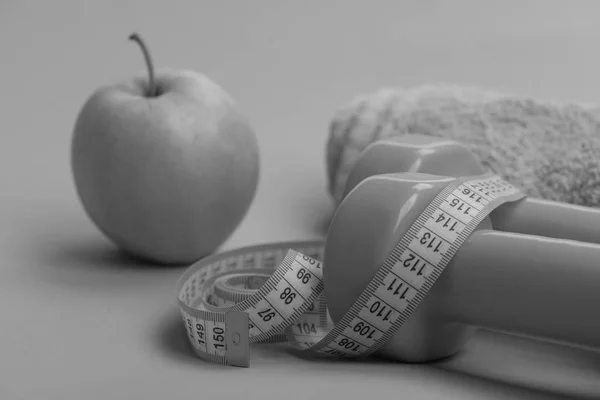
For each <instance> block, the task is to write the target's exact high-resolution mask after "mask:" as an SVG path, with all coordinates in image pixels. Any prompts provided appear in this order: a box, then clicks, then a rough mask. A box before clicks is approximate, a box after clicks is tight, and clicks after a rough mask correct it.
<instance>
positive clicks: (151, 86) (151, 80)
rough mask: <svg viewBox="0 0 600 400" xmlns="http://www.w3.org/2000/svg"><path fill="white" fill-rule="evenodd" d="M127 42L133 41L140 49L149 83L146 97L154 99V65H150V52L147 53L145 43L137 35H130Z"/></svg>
mask: <svg viewBox="0 0 600 400" xmlns="http://www.w3.org/2000/svg"><path fill="white" fill-rule="evenodd" d="M129 40H133V41H134V42H136V43H137V44H138V45H139V46H140V48H141V49H142V53H144V60H145V61H146V67H147V68H148V81H149V84H148V91H147V93H146V95H147V96H148V97H155V96H156V85H155V82H154V65H153V64H152V57H150V52H149V51H148V47H147V46H146V43H144V39H142V37H141V36H140V35H139V34H137V33H132V34H131V35H129Z"/></svg>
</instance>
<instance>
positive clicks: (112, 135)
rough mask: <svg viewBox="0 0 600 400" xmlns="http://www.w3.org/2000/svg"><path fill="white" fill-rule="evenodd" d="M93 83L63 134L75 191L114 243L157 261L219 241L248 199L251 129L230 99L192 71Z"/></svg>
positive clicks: (253, 153) (254, 151) (254, 147)
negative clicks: (67, 140)
mask: <svg viewBox="0 0 600 400" xmlns="http://www.w3.org/2000/svg"><path fill="white" fill-rule="evenodd" d="M129 39H130V40H133V41H134V42H136V43H137V44H138V45H139V46H140V48H141V50H142V52H143V54H144V58H145V61H146V66H147V74H146V73H140V74H137V75H136V76H134V77H133V78H131V79H129V80H126V81H123V82H119V83H115V84H111V85H107V86H103V87H100V88H98V89H97V90H96V91H95V92H94V93H92V95H91V96H90V97H89V98H88V99H87V101H86V102H85V104H84V105H83V107H82V109H81V110H80V112H79V115H78V117H77V120H76V122H75V127H74V131H73V135H72V141H71V170H72V176H73V179H74V183H75V187H76V191H77V196H78V198H79V200H80V201H81V203H82V205H83V208H84V210H85V212H86V214H87V215H88V217H89V218H90V219H91V221H92V222H93V223H94V224H95V225H96V226H97V228H98V229H99V230H100V231H101V232H102V233H103V234H104V235H105V236H106V237H107V238H108V239H109V240H110V241H112V242H113V243H114V244H115V245H117V246H118V247H120V248H121V249H122V250H124V251H125V252H127V253H130V254H132V255H134V256H136V257H139V258H142V259H145V260H150V261H153V262H156V263H159V264H187V263H191V262H193V261H195V260H197V259H200V258H202V257H204V256H206V255H208V254H210V253H213V252H214V251H215V250H216V249H218V248H219V247H220V246H221V245H222V244H223V243H224V242H225V240H227V239H228V238H229V237H230V236H231V234H232V233H233V232H234V230H235V229H237V227H238V226H239V224H240V223H241V221H242V220H243V219H244V218H245V215H246V214H247V212H248V209H249V207H250V205H251V203H252V201H253V199H254V197H255V193H256V189H257V185H258V180H259V170H260V163H259V149H258V143H257V137H256V134H255V132H254V130H253V129H252V127H251V126H250V123H249V121H248V119H247V118H246V117H245V116H244V115H243V114H242V113H241V112H240V111H239V107H238V106H237V104H236V103H235V101H234V100H233V99H232V98H231V97H230V96H229V95H228V94H227V93H226V92H225V91H224V90H223V89H222V88H221V87H220V86H218V85H217V84H216V83H214V82H213V81H211V80H210V79H209V78H207V77H206V76H204V75H203V74H201V73H198V72H195V71H192V70H175V69H166V68H164V69H157V70H156V71H155V70H154V66H153V62H152V58H151V56H150V54H149V52H148V49H147V47H146V45H145V43H144V41H143V40H142V38H141V37H140V35H138V34H135V33H134V34H132V35H131V36H130V37H129Z"/></svg>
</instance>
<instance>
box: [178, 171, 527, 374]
mask: <svg viewBox="0 0 600 400" xmlns="http://www.w3.org/2000/svg"><path fill="white" fill-rule="evenodd" d="M523 197H525V194H524V193H522V192H521V191H520V190H519V189H517V188H516V187H514V186H513V185H511V184H509V183H507V182H506V181H504V180H503V179H501V178H500V177H499V176H497V175H493V174H486V175H483V176H481V177H475V178H473V177H470V178H459V179H456V180H454V181H452V182H451V183H450V184H449V185H448V186H446V187H445V188H444V189H443V190H442V191H441V192H440V193H439V194H438V195H437V196H436V197H435V199H434V200H433V202H431V204H429V205H428V206H427V207H426V209H425V210H424V211H423V212H422V213H421V215H420V216H419V217H418V218H417V219H416V220H415V221H414V222H413V224H412V225H411V226H410V228H409V229H408V230H407V232H406V233H405V234H404V236H403V237H402V239H401V240H400V241H399V242H398V244H397V245H396V246H395V248H394V249H393V250H392V252H391V253H390V255H389V256H388V257H387V258H386V260H385V262H384V263H383V265H382V267H381V268H380V269H379V271H378V272H377V274H376V275H375V276H374V277H373V279H372V280H371V282H370V283H369V284H368V285H367V287H366V288H365V290H364V291H363V292H362V294H361V295H360V296H359V298H358V299H357V300H356V301H355V302H354V304H353V305H352V307H351V308H350V309H349V310H348V311H347V312H346V314H345V315H344V317H343V318H342V319H341V320H340V321H339V322H338V323H337V324H335V325H334V324H333V321H332V320H331V318H330V317H329V314H328V312H327V301H326V298H325V294H324V291H323V274H322V268H323V265H322V263H321V261H319V260H321V259H322V258H323V251H324V248H323V246H324V242H322V241H305V242H282V243H275V244H265V245H259V246H251V247H245V248H240V249H236V250H232V251H228V252H224V253H219V254H214V255H211V256H209V257H206V258H203V259H201V260H200V261H198V262H196V263H195V264H193V265H192V266H191V267H189V268H188V270H186V272H185V273H184V274H183V276H182V277H181V279H180V280H179V283H178V285H177V296H178V303H179V306H180V310H181V315H182V318H183V321H184V324H185V326H186V330H187V334H188V338H189V340H190V342H191V344H192V346H193V349H194V352H195V353H196V354H197V355H198V357H200V358H201V359H204V360H206V361H209V362H214V363H219V364H225V365H233V366H242V367H247V366H249V358H250V349H249V345H250V343H256V342H281V341H287V342H289V343H290V344H291V345H292V346H293V347H295V348H296V349H299V350H303V351H308V352H313V353H319V354H327V355H331V356H337V357H352V358H356V357H366V356H368V355H370V354H372V353H373V352H375V351H377V350H378V349H379V348H380V347H381V346H383V345H384V344H385V343H386V341H387V340H389V339H390V338H391V337H392V336H393V335H394V333H395V332H396V331H397V330H398V329H399V328H400V327H401V326H402V324H403V323H404V322H405V321H406V320H407V319H408V318H409V317H410V315H411V314H412V312H413V311H414V310H415V309H416V307H417V306H418V304H419V303H420V302H421V301H422V299H423V298H424V297H425V295H426V294H427V293H428V292H429V290H430V288H431V287H432V285H433V284H434V283H435V281H436V280H437V279H438V277H439V276H440V274H441V273H442V272H443V270H444V269H445V267H446V265H448V263H449V262H450V260H451V259H452V257H453V256H454V254H455V253H456V252H457V251H458V249H459V248H460V246H461V245H462V243H464V241H465V240H466V239H467V238H468V237H469V235H470V234H471V233H472V232H473V231H474V230H475V228H476V227H477V225H479V223H480V222H481V221H482V220H483V219H484V218H485V217H486V216H487V215H488V214H489V213H490V212H491V211H493V210H494V209H495V208H496V207H498V206H499V205H501V204H503V203H506V202H509V201H517V200H520V199H521V198H523ZM415 258H418V259H420V260H421V267H419V269H416V268H407V267H405V266H404V265H405V263H407V262H409V260H411V261H414V260H415ZM412 265H413V266H414V265H416V264H415V263H413V264H412Z"/></svg>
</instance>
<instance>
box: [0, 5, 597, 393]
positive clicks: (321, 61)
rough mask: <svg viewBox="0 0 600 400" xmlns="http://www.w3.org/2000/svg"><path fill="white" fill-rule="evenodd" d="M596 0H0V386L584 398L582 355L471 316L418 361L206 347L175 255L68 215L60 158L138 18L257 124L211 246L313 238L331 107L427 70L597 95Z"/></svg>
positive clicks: (587, 369)
mask: <svg viewBox="0 0 600 400" xmlns="http://www.w3.org/2000/svg"><path fill="white" fill-rule="evenodd" d="M598 15H600V3H598V2H595V1H591V0H590V1H569V2H567V1H516V0H515V1H502V2H495V1H488V2H482V1H476V0H472V1H454V2H441V1H422V2H417V1H414V2H397V1H369V2H366V1H350V0H348V1H333V0H330V1H304V2H291V1H276V0H271V1H265V0H262V1H253V2H242V1H179V2H177V1H172V2H160V1H127V2H83V1H54V2H42V1H26V0H24V1H20V0H3V1H2V2H0V54H2V56H1V60H2V61H0V88H1V89H0V90H1V95H0V132H1V134H0V140H1V142H0V176H1V182H2V189H1V191H2V196H1V199H2V200H1V202H0V264H1V267H0V271H1V272H0V321H1V328H0V346H1V348H2V350H1V352H0V354H1V357H0V398H2V399H5V400H13V399H21V400H37V399H40V400H42V399H43V400H55V399H56V400H79V399H98V400H100V399H102V400H105V399H138V398H139V399H147V400H151V399H165V398H210V399H216V398H227V399H231V398H235V397H234V396H238V397H239V398H240V399H251V398H260V399H284V398H285V399H296V398H297V399H308V398H322V396H324V393H329V394H330V395H332V396H336V398H343V399H365V398H367V397H368V396H370V395H373V394H377V395H380V396H395V397H396V398H407V399H408V398H415V399H423V400H424V399H432V400H433V399H436V400H438V399H439V400H441V399H444V400H450V399H460V400H465V399H483V398H490V399H553V398H600V379H599V378H600V357H599V356H598V355H597V354H594V353H589V352H584V351H579V350H574V349H570V348H565V347H560V346H556V345H551V344H545V343H539V342H533V341H530V340H527V339H519V338H515V337H509V336H503V335H500V334H493V333H486V332H483V331H481V332H480V333H478V334H477V335H476V336H475V337H474V339H473V340H472V341H471V342H469V344H468V346H467V348H466V349H465V351H464V352H463V353H461V354H460V355H458V356H456V357H454V358H452V359H450V360H446V361H443V362H438V363H432V364H427V365H406V364H399V363H386V362H382V361H378V360H373V361H371V362H365V363H352V362H334V361H315V360H310V359H300V358H298V357H297V356H296V355H294V354H293V353H292V352H290V351H288V348H287V347H286V346H285V345H257V346H252V358H251V366H250V368H233V367H222V366H217V365H211V364H208V363H205V362H203V361H201V360H199V359H198V358H196V357H195V356H194V355H193V354H192V351H191V348H190V346H189V344H188V342H187V338H186V336H185V332H184V328H183V324H182V322H181V320H180V317H179V314H178V310H177V306H176V300H175V285H176V282H177V280H178V278H179V277H180V275H181V274H182V273H183V271H184V269H185V267H186V266H182V267H169V268H167V267H156V266H152V265H150V264H146V263H143V262H138V261H135V260H132V259H130V258H128V257H126V256H124V255H123V254H122V253H120V252H119V251H117V250H116V249H115V248H114V246H113V245H111V244H110V243H109V242H108V240H106V239H105V238H104V237H103V236H102V234H101V233H100V232H99V231H98V230H97V229H96V228H95V227H94V226H93V225H92V223H91V222H90V221H89V220H88V218H87V217H86V215H85V214H84V211H83V209H82V207H81V204H80V203H79V201H78V199H77V197H76V194H75V190H74V185H73V181H72V178H71V174H70V169H69V141H70V138H71V134H72V129H73V124H74V120H75V117H76V115H77V113H78V112H79V110H80V108H81V106H82V104H83V102H84V101H85V100H86V99H87V97H88V96H89V95H90V94H91V93H92V91H93V90H94V89H95V88H96V87H98V86H100V85H103V84H105V83H110V82H113V81H115V80H118V79H121V78H124V77H128V76H130V75H132V74H133V73H135V72H137V71H140V70H143V69H144V65H143V62H142V59H141V54H140V52H139V49H138V48H136V47H135V45H134V44H132V43H131V42H129V41H128V40H127V37H128V35H129V34H130V33H132V32H133V31H137V32H139V33H141V34H142V35H143V36H144V38H145V39H146V41H147V42H148V45H149V46H150V49H151V51H152V54H153V57H154V60H155V63H156V64H157V66H170V67H176V68H190V69H196V70H198V71H201V72H203V73H204V74H206V75H208V76H209V77H210V78H211V79H213V80H215V81H216V82H217V83H219V84H220V85H222V86H223V87H224V88H225V89H226V90H227V91H228V92H229V93H230V94H231V95H232V96H233V97H234V98H236V99H237V100H238V102H239V103H240V105H241V107H242V109H243V111H244V113H245V114H246V115H247V116H248V117H249V118H250V120H251V121H252V124H253V126H254V128H255V130H256V132H257V134H258V139H259V145H260V156H261V167H262V170H261V178H260V184H259V189H258V192H257V195H256V198H255V200H254V202H253V204H252V206H251V208H250V211H249V213H248V215H247V217H246V218H245V219H244V220H243V222H242V223H241V225H240V226H239V228H238V229H237V230H236V231H235V232H234V234H233V235H232V236H231V237H230V238H229V240H228V241H227V242H226V243H225V244H224V245H223V248H222V249H223V250H225V249H232V248H236V247H239V246H245V245H252V244H258V243H266V242H270V241H279V240H295V239H319V238H323V237H324V235H325V230H324V226H326V225H325V224H326V221H327V219H328V217H329V215H330V213H331V212H332V207H333V206H332V202H331V200H330V198H329V197H328V193H327V190H326V175H325V163H324V159H325V158H324V150H325V142H326V138H327V133H328V123H329V121H330V120H331V118H332V116H333V113H334V112H335V110H336V109H337V108H339V107H340V106H342V105H344V104H346V103H347V102H348V101H350V100H351V99H352V97H353V96H355V95H358V94H361V93H365V92H370V91H373V90H376V89H378V88H380V87H384V86H398V87H412V86H416V85H420V84H425V83H436V82H447V83H455V84H466V85H476V86H480V87H483V88H487V89H492V90H499V91H504V92H509V93H517V94H527V95H531V96H536V97H543V98H557V99H562V100H578V101H586V102H600V97H599V96H598V85H599V84H600V81H599V80H598V71H599V70H600V52H599V51H598V38H600V24H598ZM325 395H327V394H325ZM317 396H318V397H317ZM382 398H383V397H382Z"/></svg>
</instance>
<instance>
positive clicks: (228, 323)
mask: <svg viewBox="0 0 600 400" xmlns="http://www.w3.org/2000/svg"><path fill="white" fill-rule="evenodd" d="M248 324H249V319H248V313H245V312H240V311H228V312H227V313H226V314H225V345H226V353H225V360H226V361H227V364H229V365H232V366H234V367H246V368H248V367H249V366H250V337H249V330H248Z"/></svg>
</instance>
